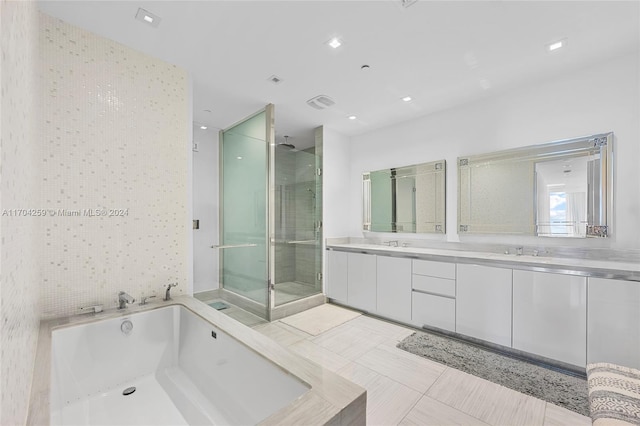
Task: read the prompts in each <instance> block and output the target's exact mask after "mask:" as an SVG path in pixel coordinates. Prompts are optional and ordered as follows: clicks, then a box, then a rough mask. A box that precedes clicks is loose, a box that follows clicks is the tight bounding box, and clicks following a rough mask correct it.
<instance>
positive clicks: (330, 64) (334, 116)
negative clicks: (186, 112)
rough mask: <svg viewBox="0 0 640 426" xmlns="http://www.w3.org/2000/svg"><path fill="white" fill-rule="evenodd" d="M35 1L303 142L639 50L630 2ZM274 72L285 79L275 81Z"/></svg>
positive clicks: (218, 112) (224, 115) (210, 118)
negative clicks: (318, 102) (322, 130)
mask: <svg viewBox="0 0 640 426" xmlns="http://www.w3.org/2000/svg"><path fill="white" fill-rule="evenodd" d="M39 7H40V9H41V10H42V11H43V12H45V13H47V14H50V15H53V16H55V17H58V18H60V19H63V20H65V21H67V22H69V23H71V24H73V25H76V26H79V27H82V28H85V29H87V30H90V31H92V32H94V33H96V34H99V35H101V36H104V37H107V38H110V39H113V40H115V41H117V42H120V43H123V44H125V45H127V46H130V47H132V48H135V49H137V50H140V51H142V52H145V53H148V54H150V55H152V56H155V57H158V58H161V59H163V60H165V61H168V62H171V63H174V64H177V65H179V66H182V67H184V68H186V69H187V70H188V71H189V72H190V74H191V76H192V78H193V114H194V121H195V122H197V123H204V124H207V125H209V126H212V127H217V128H225V127H228V126H229V125H231V124H233V123H235V122H237V121H238V120H240V119H242V118H243V117H245V116H248V115H250V114H252V113H253V112H255V111H257V110H259V109H260V108H262V107H264V105H265V104H267V103H273V104H275V106H276V132H277V139H278V140H280V139H282V137H283V136H284V135H289V136H291V137H290V139H289V142H291V143H294V144H296V146H301V147H302V146H305V145H306V144H307V142H308V141H311V140H312V137H311V135H312V132H311V129H313V128H314V127H317V126H319V125H326V126H328V127H330V128H332V129H334V130H336V131H338V132H340V133H343V134H345V135H349V136H352V135H359V134H362V133H366V132H368V131H371V130H374V129H376V128H380V127H383V126H387V125H391V124H394V123H398V122H401V121H406V120H409V119H411V118H414V117H417V116H421V115H426V114H429V113H433V112H436V111H440V110H443V109H447V108H451V107H453V106H456V105H460V104H463V103H468V102H473V101H475V100H478V99H481V98H483V97H487V96H493V95H495V94H497V93H500V92H502V91H505V90H508V89H510V88H513V87H516V86H519V85H522V84H526V83H530V82H533V81H536V80H541V79H547V78H553V76H554V75H559V74H566V73H569V72H572V71H573V70H576V69H578V68H580V67H583V66H586V65H590V64H593V63H596V62H600V61H605V60H606V59H608V58H612V57H615V56H619V55H622V54H625V53H630V52H638V51H640V2H638V1H622V2H616V1H567V2H562V1H478V0H476V1H430V0H419V1H418V2H417V3H414V4H413V5H411V6H409V7H407V8H404V7H402V6H401V3H400V0H377V1H362V0H361V1H326V0H325V1H304V0H299V1H266V0H262V1H193V2H192V1H155V2H154V1H152V2H147V1H144V2H141V1H69V2H68V1H40V2H39ZM139 7H142V8H144V9H146V10H148V11H150V12H152V13H154V14H156V15H158V16H160V17H161V19H162V21H161V22H160V25H159V27H158V28H152V27H151V26H149V25H146V24H144V23H142V22H140V21H137V20H135V19H134V16H135V14H136V12H137V10H138V8H139ZM334 36H338V37H340V38H341V39H342V40H343V42H344V44H343V45H342V46H341V47H339V48H338V49H332V48H331V47H329V46H328V45H327V44H326V42H327V41H328V40H329V39H330V38H332V37H334ZM565 38H566V39H567V41H568V43H567V47H565V48H562V49H560V50H558V51H555V52H551V53H550V52H548V50H547V48H546V46H547V45H548V44H549V43H551V42H554V41H557V40H559V39H565ZM364 64H367V65H369V66H370V68H369V70H368V71H363V70H361V66H362V65H364ZM272 75H277V76H278V77H280V78H281V79H282V82H281V83H279V84H273V83H272V82H271V81H269V77H270V76H272ZM316 95H327V96H329V97H331V98H333V99H334V100H335V102H336V104H335V105H334V106H332V107H330V108H328V109H325V110H320V111H319V110H315V109H313V108H311V107H309V106H308V105H306V101H307V100H308V99H310V98H312V97H314V96H316ZM404 96H411V97H412V98H413V99H412V101H410V102H404V101H402V100H401V98H402V97H404ZM205 110H210V111H211V112H205ZM350 115H355V116H356V117H357V118H356V119H355V120H349V119H348V118H347V117H348V116H350Z"/></svg>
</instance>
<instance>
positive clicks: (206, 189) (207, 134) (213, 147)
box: [193, 125, 219, 293]
mask: <svg viewBox="0 0 640 426" xmlns="http://www.w3.org/2000/svg"><path fill="white" fill-rule="evenodd" d="M193 135H194V137H193V141H194V142H195V143H197V144H198V152H193V218H194V219H198V220H200V229H198V230H194V231H193V292H194V293H199V292H201V291H207V290H213V289H216V288H218V286H219V284H218V279H219V273H218V251H217V250H213V249H212V248H211V246H212V245H213V244H218V214H219V207H218V130H217V129H212V128H208V129H206V130H202V129H200V126H199V125H196V126H194V127H193Z"/></svg>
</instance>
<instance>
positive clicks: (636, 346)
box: [587, 277, 640, 369]
mask: <svg viewBox="0 0 640 426" xmlns="http://www.w3.org/2000/svg"><path fill="white" fill-rule="evenodd" d="M588 288H589V296H588V302H587V307H588V321H587V333H588V336H587V362H588V363H592V362H611V363H614V364H620V365H625V366H627V367H632V368H637V369H640V282H637V281H624V280H612V279H604V278H592V277H590V278H589V279H588Z"/></svg>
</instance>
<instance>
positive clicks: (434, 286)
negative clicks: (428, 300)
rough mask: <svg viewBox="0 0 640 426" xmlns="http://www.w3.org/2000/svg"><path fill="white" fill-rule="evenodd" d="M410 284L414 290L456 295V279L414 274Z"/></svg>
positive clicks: (450, 295)
mask: <svg viewBox="0 0 640 426" xmlns="http://www.w3.org/2000/svg"><path fill="white" fill-rule="evenodd" d="M412 286H413V289H414V290H419V291H426V292H427V293H435V294H440V295H442V296H449V297H456V280H449V279H446V278H435V277H428V276H426V275H415V274H414V275H413V276H412Z"/></svg>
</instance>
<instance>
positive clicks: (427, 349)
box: [397, 331, 589, 416]
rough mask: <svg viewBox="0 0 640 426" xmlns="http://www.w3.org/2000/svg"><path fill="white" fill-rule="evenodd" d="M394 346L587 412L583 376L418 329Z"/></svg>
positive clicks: (584, 412) (586, 414) (569, 407)
mask: <svg viewBox="0 0 640 426" xmlns="http://www.w3.org/2000/svg"><path fill="white" fill-rule="evenodd" d="M397 346H398V348H400V349H403V350H405V351H407V352H411V353H412V354H415V355H419V356H422V357H425V358H428V359H431V360H433V361H436V362H439V363H441V364H445V365H448V366H449V367H452V368H455V369H456V370H461V371H464V372H465V373H469V374H473V375H474V376H477V377H481V378H483V379H486V380H489V381H491V382H493V383H497V384H499V385H502V386H505V387H507V388H509V389H513V390H516V391H518V392H522V393H524V394H527V395H531V396H534V397H536V398H539V399H542V400H545V401H548V402H550V403H552V404H555V405H558V406H560V407H564V408H566V409H568V410H571V411H575V412H576V413H578V414H582V415H584V416H589V396H588V389H587V380H586V379H582V378H579V377H574V376H570V375H567V374H563V373H560V372H557V371H553V370H550V369H548V368H545V367H540V366H538V365H534V364H531V363H528V362H525V361H520V360H517V359H514V358H510V357H508V356H504V355H500V354H497V353H495V352H491V351H488V350H485V349H482V348H479V347H477V346H474V345H470V344H467V343H465V342H461V341H459V340H455V339H450V338H447V337H444V336H438V335H435V334H431V333H424V332H420V331H419V332H415V333H413V334H412V335H411V336H409V337H407V338H406V339H404V340H403V341H402V342H400V343H398V345H397Z"/></svg>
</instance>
